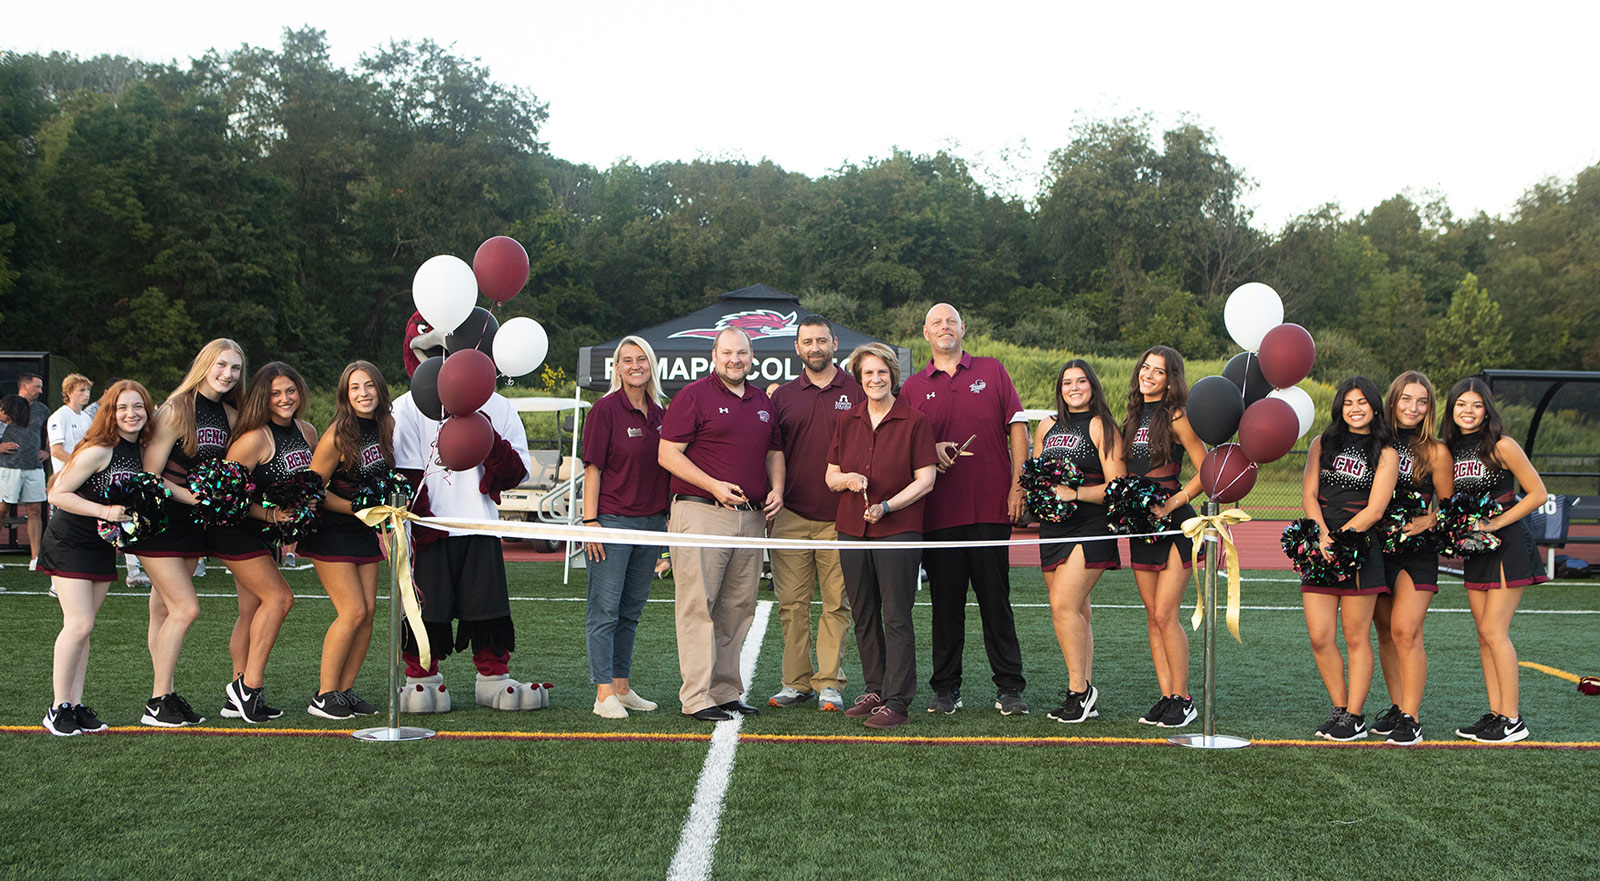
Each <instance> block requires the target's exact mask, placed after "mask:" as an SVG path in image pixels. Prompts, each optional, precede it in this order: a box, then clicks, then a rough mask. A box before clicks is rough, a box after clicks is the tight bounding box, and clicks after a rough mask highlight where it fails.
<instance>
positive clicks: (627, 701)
mask: <svg viewBox="0 0 1600 881" xmlns="http://www.w3.org/2000/svg"><path fill="white" fill-rule="evenodd" d="M616 698H617V703H620V704H622V705H623V706H624V707H627V708H628V709H630V710H640V711H643V712H646V713H648V712H650V711H651V710H653V709H655V708H656V702H655V701H647V700H645V699H644V698H642V697H640V696H639V692H637V691H629V692H628V693H627V694H619V695H616Z"/></svg>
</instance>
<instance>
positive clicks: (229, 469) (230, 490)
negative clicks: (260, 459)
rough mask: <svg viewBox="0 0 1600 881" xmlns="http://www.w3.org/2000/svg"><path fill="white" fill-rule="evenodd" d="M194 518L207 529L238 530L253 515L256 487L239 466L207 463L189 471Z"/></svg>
mask: <svg viewBox="0 0 1600 881" xmlns="http://www.w3.org/2000/svg"><path fill="white" fill-rule="evenodd" d="M189 491H190V492H192V493H194V497H195V505H194V516H195V519H196V520H198V521H200V523H201V524H202V525H204V526H236V525H238V524H240V523H243V522H244V519H245V517H247V516H249V514H250V499H251V497H252V496H253V495H255V491H256V485H255V484H254V483H252V482H251V480H250V472H248V471H246V470H244V466H243V465H240V464H239V463H238V462H230V461H228V460H227V459H207V460H206V461H204V462H200V463H197V464H196V465H195V466H194V467H193V468H190V469H189Z"/></svg>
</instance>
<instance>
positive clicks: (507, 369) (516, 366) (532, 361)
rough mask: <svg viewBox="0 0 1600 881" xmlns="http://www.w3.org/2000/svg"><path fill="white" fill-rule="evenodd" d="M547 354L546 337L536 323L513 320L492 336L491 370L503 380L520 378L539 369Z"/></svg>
mask: <svg viewBox="0 0 1600 881" xmlns="http://www.w3.org/2000/svg"><path fill="white" fill-rule="evenodd" d="M549 351H550V337H549V336H547V335H546V334H545V332H544V328H543V327H541V326H540V325H539V322H537V321H534V320H533V319H532V318H527V317H524V316H520V315H519V316H517V317H516V318H513V319H511V320H509V321H507V322H506V323H505V324H502V325H500V330H499V331H498V332H497V333H496V334H495V335H494V366H495V367H497V368H499V370H500V372H501V373H504V374H505V375H506V376H522V375H524V374H528V373H532V372H533V371H535V370H538V369H539V365H540V364H543V363H544V356H545V355H546V354H547V353H548V352H549Z"/></svg>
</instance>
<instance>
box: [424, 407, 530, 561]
mask: <svg viewBox="0 0 1600 881" xmlns="http://www.w3.org/2000/svg"><path fill="white" fill-rule="evenodd" d="M480 412H482V413H483V415H485V416H487V417H489V424H490V425H492V426H494V430H495V432H496V433H497V434H499V435H500V436H501V437H503V438H505V439H506V442H507V443H510V444H511V448H512V449H514V450H516V451H517V455H518V456H520V457H521V458H522V467H523V468H527V469H529V472H530V473H532V467H533V466H532V462H531V461H530V460H529V457H528V434H527V432H526V431H524V430H523V428H522V417H521V416H520V415H518V413H517V410H516V408H515V407H512V406H511V402H510V401H508V400H506V399H505V398H504V397H503V396H501V395H498V394H496V395H490V396H489V402H488V403H487V404H484V405H483V408H482V410H481V411H480ZM443 424H444V423H442V422H434V421H433V420H432V419H429V418H428V417H426V416H424V415H422V411H421V410H418V409H417V405H416V404H415V403H413V402H412V400H411V393H410V392H407V393H405V394H403V395H401V396H400V397H399V398H398V399H397V400H396V401H395V402H394V458H395V467H397V468H417V469H422V471H423V477H422V485H423V486H425V487H427V488H428V504H429V506H430V507H431V508H433V513H434V515H435V516H438V517H461V518H466V519H470V520H498V519H500V509H499V508H496V507H495V504H494V501H493V500H492V499H490V498H489V497H488V496H486V495H484V494H483V493H480V492H478V481H479V480H481V479H483V468H482V466H479V467H477V468H474V469H472V470H471V471H450V470H447V469H446V468H445V467H444V466H443V465H440V464H439V455H438V444H439V427H440V426H441V425H443ZM445 531H446V532H448V533H449V534H451V535H471V534H472V533H471V532H468V531H466V530H460V529H450V530H445Z"/></svg>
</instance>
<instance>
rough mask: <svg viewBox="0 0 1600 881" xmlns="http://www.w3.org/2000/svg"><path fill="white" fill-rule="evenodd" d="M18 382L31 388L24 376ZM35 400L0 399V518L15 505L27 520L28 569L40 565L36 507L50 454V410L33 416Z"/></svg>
mask: <svg viewBox="0 0 1600 881" xmlns="http://www.w3.org/2000/svg"><path fill="white" fill-rule="evenodd" d="M35 378H37V377H35ZM20 385H21V387H22V388H24V389H28V388H32V384H31V383H29V381H28V379H27V377H26V375H25V376H24V378H23V381H22V383H21V384H20ZM36 403H37V402H35V401H31V400H29V399H28V397H27V396H26V395H6V396H5V398H4V399H0V410H3V411H4V413H5V421H6V427H5V431H4V433H3V434H0V518H4V517H5V516H6V514H7V513H8V510H9V509H11V508H15V509H16V512H17V516H19V517H24V518H26V519H27V535H28V557H29V560H28V569H29V570H33V569H36V568H37V567H38V564H39V541H40V539H41V538H42V537H43V535H44V518H43V517H42V516H41V513H40V510H39V506H40V504H41V503H42V502H44V499H45V484H44V461H45V459H47V458H48V457H49V454H48V453H46V452H45V450H44V427H45V422H46V421H48V419H49V417H50V411H49V410H48V409H46V410H45V411H44V416H43V417H40V418H35V417H37V416H38V413H37V411H38V409H39V407H35V406H34V405H35V404H36ZM42 406H43V405H40V407H42Z"/></svg>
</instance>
